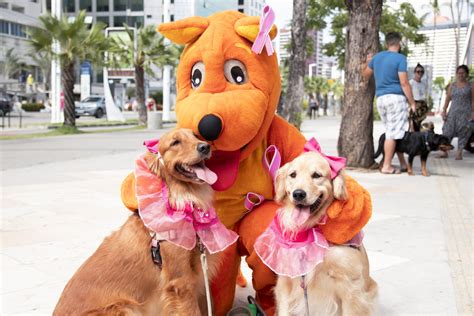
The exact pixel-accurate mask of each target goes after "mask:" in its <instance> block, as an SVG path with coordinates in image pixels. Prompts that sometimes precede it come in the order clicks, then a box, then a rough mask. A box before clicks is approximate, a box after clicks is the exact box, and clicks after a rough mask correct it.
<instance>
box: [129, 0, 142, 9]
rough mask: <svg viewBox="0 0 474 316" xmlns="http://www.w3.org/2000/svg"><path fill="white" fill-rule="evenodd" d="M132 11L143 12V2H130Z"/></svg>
mask: <svg viewBox="0 0 474 316" xmlns="http://www.w3.org/2000/svg"><path fill="white" fill-rule="evenodd" d="M130 5H131V9H132V11H143V0H131V1H130Z"/></svg>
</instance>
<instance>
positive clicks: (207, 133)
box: [198, 114, 222, 141]
mask: <svg viewBox="0 0 474 316" xmlns="http://www.w3.org/2000/svg"><path fill="white" fill-rule="evenodd" d="M198 130H199V134H201V136H202V137H204V139H205V140H210V141H213V140H216V139H217V138H218V137H219V135H220V134H221V131H222V121H221V119H220V118H219V117H217V116H216V115H214V114H207V115H204V116H203V118H202V119H201V120H200V121H199V124H198Z"/></svg>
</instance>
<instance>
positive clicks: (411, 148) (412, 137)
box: [374, 130, 454, 176]
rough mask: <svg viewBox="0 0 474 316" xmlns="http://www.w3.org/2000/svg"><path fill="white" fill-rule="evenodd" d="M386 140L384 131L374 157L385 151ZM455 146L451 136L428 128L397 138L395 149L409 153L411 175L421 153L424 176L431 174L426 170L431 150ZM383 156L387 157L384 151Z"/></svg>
mask: <svg viewBox="0 0 474 316" xmlns="http://www.w3.org/2000/svg"><path fill="white" fill-rule="evenodd" d="M384 142H385V133H383V134H382V135H381V136H380V138H379V148H378V149H377V152H376V153H375V155H374V159H376V158H378V156H380V154H381V153H382V152H383V145H384ZM453 148H454V147H453V146H452V145H451V143H450V141H449V138H447V137H446V136H443V135H439V134H435V133H434V132H433V131H431V130H428V131H425V132H406V133H405V136H403V138H402V139H397V147H396V149H395V151H397V152H403V153H406V154H408V174H409V175H411V176H412V175H413V168H412V167H413V159H415V156H418V155H419V156H420V159H421V172H422V174H423V175H424V176H429V174H428V171H427V170H426V161H427V160H428V155H429V153H430V151H434V150H442V151H448V150H451V149H453ZM383 158H385V152H384V153H383ZM383 158H382V161H383Z"/></svg>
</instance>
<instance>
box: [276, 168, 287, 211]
mask: <svg viewBox="0 0 474 316" xmlns="http://www.w3.org/2000/svg"><path fill="white" fill-rule="evenodd" d="M287 171H288V164H286V165H284V166H283V167H281V168H280V169H278V171H277V173H276V177H275V202H277V203H283V200H284V199H285V197H286V173H287Z"/></svg>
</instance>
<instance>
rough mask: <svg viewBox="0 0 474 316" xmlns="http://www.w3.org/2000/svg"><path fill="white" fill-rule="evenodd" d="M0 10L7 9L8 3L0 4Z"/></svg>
mask: <svg viewBox="0 0 474 316" xmlns="http://www.w3.org/2000/svg"><path fill="white" fill-rule="evenodd" d="M0 8H2V9H8V3H7V2H0Z"/></svg>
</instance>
